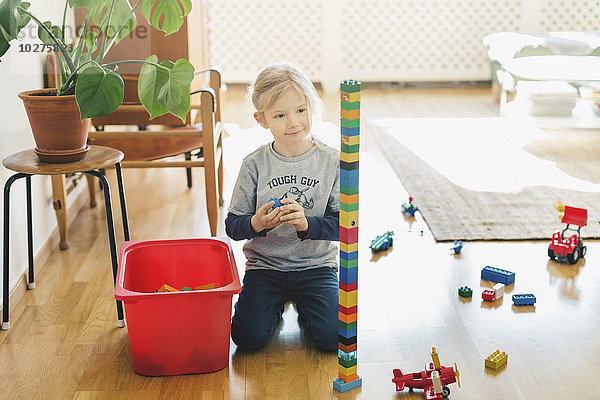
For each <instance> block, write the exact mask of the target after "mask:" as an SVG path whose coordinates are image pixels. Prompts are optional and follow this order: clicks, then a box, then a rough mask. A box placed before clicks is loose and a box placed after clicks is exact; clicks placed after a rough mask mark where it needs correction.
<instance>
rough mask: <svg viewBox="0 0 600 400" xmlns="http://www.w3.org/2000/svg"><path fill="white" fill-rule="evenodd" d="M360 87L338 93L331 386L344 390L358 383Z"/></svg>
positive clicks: (347, 85) (345, 85)
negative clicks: (334, 368) (336, 313)
mask: <svg viewBox="0 0 600 400" xmlns="http://www.w3.org/2000/svg"><path fill="white" fill-rule="evenodd" d="M360 87H361V84H360V82H358V81H354V80H349V81H344V82H342V83H341V85H340V92H341V133H342V138H341V149H340V283H339V286H340V289H339V292H340V299H339V327H338V364H339V365H338V378H337V379H335V380H334V381H333V388H334V389H336V390H337V391H338V392H345V391H347V390H350V389H354V388H356V387H359V386H361V385H362V379H360V377H359V376H358V375H357V358H356V337H357V326H356V324H357V302H358V153H359V146H360Z"/></svg>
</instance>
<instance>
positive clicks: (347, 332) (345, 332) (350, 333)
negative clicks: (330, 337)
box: [338, 326, 357, 338]
mask: <svg viewBox="0 0 600 400" xmlns="http://www.w3.org/2000/svg"><path fill="white" fill-rule="evenodd" d="M356 335H357V328H354V329H344V328H342V327H341V326H338V336H343V337H345V338H351V337H354V336H356Z"/></svg>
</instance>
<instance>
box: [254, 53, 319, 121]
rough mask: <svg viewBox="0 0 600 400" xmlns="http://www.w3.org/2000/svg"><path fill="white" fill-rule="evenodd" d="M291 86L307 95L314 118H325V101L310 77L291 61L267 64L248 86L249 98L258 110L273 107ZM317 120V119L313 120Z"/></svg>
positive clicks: (261, 110)
mask: <svg viewBox="0 0 600 400" xmlns="http://www.w3.org/2000/svg"><path fill="white" fill-rule="evenodd" d="M290 87H293V88H295V89H296V90H297V91H298V93H300V94H301V95H303V96H304V97H306V101H307V104H308V109H309V111H310V113H311V116H312V117H313V118H317V120H322V119H323V114H324V111H323V109H324V107H323V101H322V100H321V98H320V97H319V94H318V93H317V90H316V89H315V86H314V85H313V83H312V82H311V81H310V79H309V78H308V77H307V76H306V75H305V74H304V73H303V72H302V71H301V70H300V69H299V68H298V67H297V66H296V65H294V64H292V63H291V62H282V63H275V64H270V65H267V66H266V67H265V68H263V70H262V71H260V73H259V74H258V75H257V76H256V79H254V81H253V82H252V83H251V84H250V85H249V86H248V98H249V100H250V101H251V102H252V105H253V106H254V108H255V109H256V111H257V112H263V111H264V110H266V109H268V108H269V107H271V106H272V105H273V104H274V103H275V102H276V101H277V99H279V97H280V96H281V95H282V94H283V93H284V92H285V91H286V90H287V89H289V88H290ZM313 122H315V121H313Z"/></svg>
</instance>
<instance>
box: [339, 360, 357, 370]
mask: <svg viewBox="0 0 600 400" xmlns="http://www.w3.org/2000/svg"><path fill="white" fill-rule="evenodd" d="M357 363H358V360H357V359H356V358H355V359H354V360H343V359H341V358H338V364H339V365H341V366H343V367H344V368H351V367H354V366H355V365H356V364H357Z"/></svg>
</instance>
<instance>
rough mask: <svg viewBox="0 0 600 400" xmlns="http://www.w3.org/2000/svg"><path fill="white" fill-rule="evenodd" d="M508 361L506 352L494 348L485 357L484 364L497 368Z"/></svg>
mask: <svg viewBox="0 0 600 400" xmlns="http://www.w3.org/2000/svg"><path fill="white" fill-rule="evenodd" d="M507 361H508V354H506V352H504V351H502V352H501V351H500V350H496V351H495V352H493V353H492V354H490V355H489V356H488V357H487V358H486V359H485V366H486V367H488V368H493V369H498V368H500V367H501V366H502V364H506V362H507Z"/></svg>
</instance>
